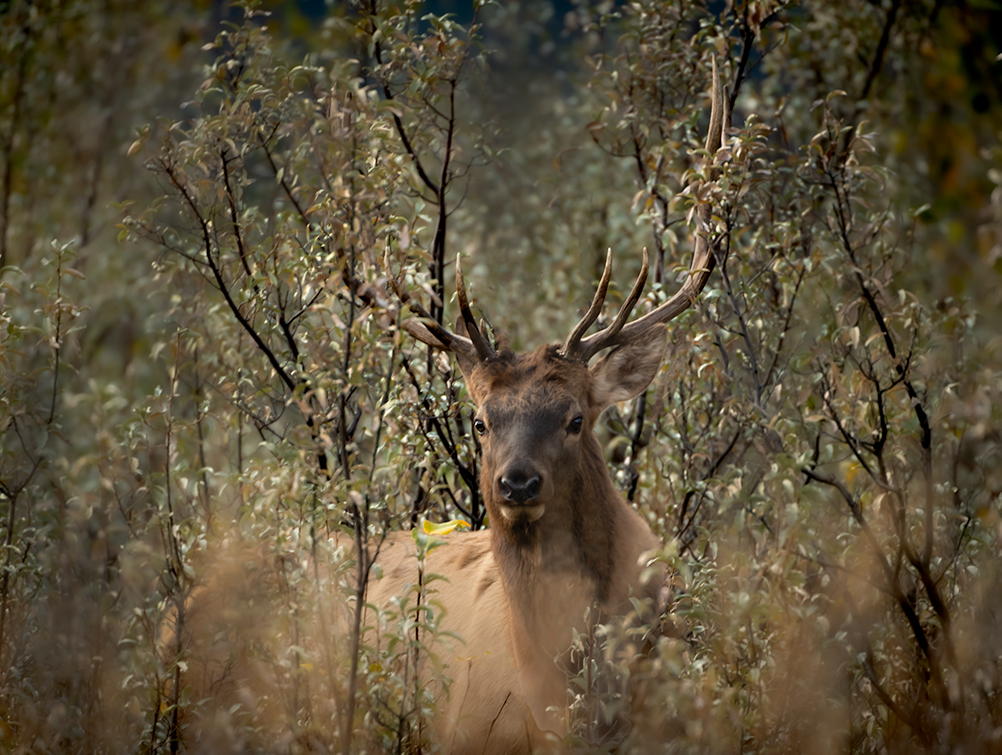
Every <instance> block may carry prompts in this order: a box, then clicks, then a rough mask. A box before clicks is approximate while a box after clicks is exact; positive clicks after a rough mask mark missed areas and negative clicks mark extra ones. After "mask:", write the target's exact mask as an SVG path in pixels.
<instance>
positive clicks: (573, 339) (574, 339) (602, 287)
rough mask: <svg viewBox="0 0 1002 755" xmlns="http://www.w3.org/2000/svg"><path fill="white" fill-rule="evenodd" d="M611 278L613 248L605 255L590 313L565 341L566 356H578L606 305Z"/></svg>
mask: <svg viewBox="0 0 1002 755" xmlns="http://www.w3.org/2000/svg"><path fill="white" fill-rule="evenodd" d="M611 277H612V247H609V250H608V251H607V252H606V253H605V270H604V271H602V278H601V280H599V282H598V288H596V289H595V296H593V297H592V300H591V306H590V307H588V311H587V312H585V314H584V317H582V318H581V321H580V322H578V324H577V325H575V326H574V330H572V331H571V334H570V335H569V336H567V340H566V341H564V346H563V348H562V349H561V351H562V352H563V353H564V355H565V356H574V355H575V354H576V352H577V350H578V344H579V343H580V342H581V336H583V335H584V334H585V333H586V332H588V328H590V327H591V325H592V323H593V322H595V320H597V319H598V316H599V315H600V314H601V313H602V305H603V304H604V303H605V295H606V293H607V292H608V291H609V279H610V278H611Z"/></svg>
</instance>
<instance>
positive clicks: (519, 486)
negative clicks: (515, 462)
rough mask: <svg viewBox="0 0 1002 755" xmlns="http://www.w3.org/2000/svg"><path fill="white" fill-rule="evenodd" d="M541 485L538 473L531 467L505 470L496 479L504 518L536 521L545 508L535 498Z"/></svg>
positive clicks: (544, 505) (537, 496)
mask: <svg viewBox="0 0 1002 755" xmlns="http://www.w3.org/2000/svg"><path fill="white" fill-rule="evenodd" d="M542 487H543V482H542V480H541V479H540V475H539V474H538V473H537V472H536V471H535V470H533V469H530V468H528V467H510V468H509V469H507V470H505V471H504V472H503V473H502V474H501V475H500V476H499V477H498V479H497V489H498V493H499V494H500V498H501V501H500V503H501V513H502V514H503V515H504V517H505V518H506V519H511V520H520V519H527V520H528V521H530V522H534V521H536V520H537V519H539V517H541V516H542V515H543V512H544V511H545V510H546V504H544V503H541V502H539V501H538V500H537V499H538V498H539V493H540V490H542Z"/></svg>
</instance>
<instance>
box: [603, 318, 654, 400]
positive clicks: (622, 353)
mask: <svg viewBox="0 0 1002 755" xmlns="http://www.w3.org/2000/svg"><path fill="white" fill-rule="evenodd" d="M667 331H668V328H667V327H665V326H664V325H663V324H659V325H655V326H654V327H652V328H651V329H650V330H649V331H647V332H646V333H644V334H643V335H641V336H640V337H638V338H637V340H635V341H631V342H630V343H627V344H624V345H623V346H619V347H617V348H615V349H613V350H612V351H610V352H609V353H608V354H606V355H605V356H604V357H602V359H601V360H600V361H599V362H598V363H597V364H596V365H595V366H594V367H592V368H591V377H592V389H591V390H592V400H593V401H594V402H595V404H596V405H597V406H598V407H599V409H605V408H606V407H608V406H610V405H612V404H615V403H616V402H617V401H626V400H627V399H630V398H633V397H634V396H637V395H639V394H640V393H641V392H642V391H644V390H645V389H646V388H647V386H649V385H650V384H651V381H652V380H653V379H654V376H655V375H657V374H658V367H660V366H661V360H662V359H663V358H664V355H665V348H666V347H667V345H668V342H667V338H666V335H665V334H666V333H667Z"/></svg>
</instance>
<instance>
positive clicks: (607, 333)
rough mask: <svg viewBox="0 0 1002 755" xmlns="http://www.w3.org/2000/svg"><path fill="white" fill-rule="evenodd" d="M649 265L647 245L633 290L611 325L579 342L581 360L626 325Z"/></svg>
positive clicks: (638, 296) (587, 357) (641, 290)
mask: <svg viewBox="0 0 1002 755" xmlns="http://www.w3.org/2000/svg"><path fill="white" fill-rule="evenodd" d="M648 270H649V266H648V263H647V247H646V246H645V247H644V257H643V262H642V263H641V265H640V275H638V276H637V280H636V282H635V283H634V284H633V290H632V291H630V295H629V296H628V297H627V298H626V301H624V302H623V306H622V307H620V308H619V312H618V313H617V314H616V319H615V320H613V321H612V325H610V326H609V327H608V328H606V329H605V330H603V331H602V332H601V333H596V334H595V335H596V336H601V338H596V339H595V340H594V341H591V340H590V339H589V341H588V342H587V343H584V344H581V346H580V348H579V358H580V359H581V360H582V361H583V362H587V361H588V360H589V359H591V358H592V357H593V356H594V355H595V354H596V353H598V352H599V351H601V350H602V349H603V348H605V345H607V344H609V345H611V344H610V341H612V339H614V338H615V337H616V336H617V335H619V333H620V331H622V329H623V326H624V325H626V321H627V320H629V319H630V314H631V313H632V312H633V308H634V307H635V306H637V302H638V301H640V294H642V293H643V292H644V286H645V285H646V284H647V273H648Z"/></svg>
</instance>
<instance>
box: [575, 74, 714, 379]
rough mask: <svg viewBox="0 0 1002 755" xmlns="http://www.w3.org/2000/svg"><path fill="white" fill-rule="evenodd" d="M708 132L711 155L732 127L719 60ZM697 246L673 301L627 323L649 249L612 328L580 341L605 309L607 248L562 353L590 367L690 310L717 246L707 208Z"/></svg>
mask: <svg viewBox="0 0 1002 755" xmlns="http://www.w3.org/2000/svg"><path fill="white" fill-rule="evenodd" d="M710 102H711V106H710V128H709V130H708V131H707V134H706V151H707V152H709V153H710V158H709V159H711V160H712V159H713V154H714V153H715V152H716V151H717V150H718V149H719V148H720V147H722V146H723V136H724V129H725V128H726V125H729V123H728V122H729V121H730V113H729V112H728V107H727V100H726V99H725V98H724V94H723V89H722V87H721V85H720V76H719V75H718V73H717V61H716V59H714V60H713V85H712V88H711V95H710ZM696 218H697V220H696V244H695V249H694V250H693V255H692V264H691V265H690V266H689V274H688V277H687V278H686V281H685V283H684V284H682V288H680V289H679V290H678V291H677V292H676V293H675V295H674V296H673V297H671V299H669V300H668V301H666V302H665V303H664V304H662V305H661V306H660V307H657V308H656V309H653V310H651V311H650V312H648V313H647V314H646V315H644V316H643V317H639V318H637V319H636V320H634V321H633V322H631V323H629V324H627V322H626V321H627V320H628V319H629V317H630V313H631V312H632V311H633V308H634V307H635V306H636V304H637V301H638V300H639V299H640V292H641V291H642V290H643V288H644V283H645V282H646V281H647V250H646V249H644V261H643V265H642V266H641V269H640V275H639V276H638V277H637V282H636V283H635V284H634V285H633V291H631V292H630V296H629V297H628V298H627V300H626V301H625V302H623V306H622V307H621V308H620V310H619V313H618V314H617V315H616V319H615V320H613V322H612V324H611V325H610V326H609V327H607V328H605V329H604V330H600V331H599V332H598V333H593V334H592V335H590V336H588V337H587V338H582V336H583V335H584V333H585V331H587V330H588V328H590V327H591V325H592V323H593V322H595V320H596V319H597V318H598V315H599V312H601V311H602V303H603V301H604V300H605V294H606V291H608V289H609V277H610V274H611V272H612V250H611V249H610V250H609V253H608V255H607V256H606V259H605V272H603V273H602V280H601V281H599V284H598V289H597V290H596V291H595V298H594V299H592V302H591V306H590V307H589V308H588V311H587V312H586V313H585V316H584V317H583V318H581V322H579V323H578V324H577V325H576V326H574V329H573V330H572V331H571V334H570V335H569V336H568V337H567V340H566V341H565V342H564V345H563V348H562V351H563V354H564V355H565V356H567V357H570V358H573V359H578V360H580V361H582V362H585V363H587V362H588V360H589V359H591V358H592V357H593V356H595V354H597V353H598V352H600V351H602V350H603V349H608V348H611V347H613V346H618V345H620V344H624V343H629V342H630V341H633V340H635V339H636V338H638V337H640V336H642V335H643V334H644V333H646V332H647V331H648V330H650V329H651V328H652V327H654V326H655V325H657V324H659V323H664V322H668V321H669V320H671V319H673V318H674V317H676V316H678V315H680V314H681V313H682V312H684V311H685V310H687V309H688V308H689V307H690V306H691V305H692V303H693V302H694V301H695V300H696V297H697V296H699V294H700V292H701V291H702V290H703V287H704V286H706V281H707V280H708V279H709V277H710V273H711V272H712V271H713V265H714V261H715V259H714V255H713V247H712V246H711V242H710V239H709V233H710V221H711V219H712V212H711V210H710V206H709V205H708V204H701V205H698V207H697V209H696Z"/></svg>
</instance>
